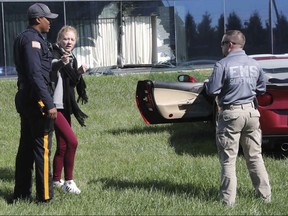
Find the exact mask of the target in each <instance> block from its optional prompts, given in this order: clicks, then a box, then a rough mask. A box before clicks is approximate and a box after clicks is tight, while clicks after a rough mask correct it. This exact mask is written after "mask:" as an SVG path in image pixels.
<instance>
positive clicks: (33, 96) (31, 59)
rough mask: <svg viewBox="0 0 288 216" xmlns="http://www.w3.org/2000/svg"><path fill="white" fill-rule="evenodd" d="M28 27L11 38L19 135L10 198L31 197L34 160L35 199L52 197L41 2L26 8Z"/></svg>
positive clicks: (50, 113) (53, 113)
mask: <svg viewBox="0 0 288 216" xmlns="http://www.w3.org/2000/svg"><path fill="white" fill-rule="evenodd" d="M27 15H28V19H29V26H28V28H27V29H26V30H25V31H24V32H22V33H21V34H19V35H18V36H17V38H16V39H15V41H14V62H15V65H16V69H17V74H18V82H17V86H18V92H17V93H16V96H15V105H16V109H17V112H18V113H19V114H20V118H21V134H20V143H19V148H18V153H17V156H16V168H15V169H16V171H15V188H14V196H13V199H14V200H18V199H31V197H32V196H31V194H32V171H33V165H34V162H35V172H36V175H35V177H36V200H37V201H38V202H49V201H50V200H52V198H53V183H52V175H51V167H50V154H51V147H52V133H53V124H54V119H56V117H57V110H56V108H55V106H54V103H53V98H52V94H53V89H52V86H51V82H50V78H49V77H50V76H49V74H50V71H51V61H52V58H53V57H52V54H51V52H50V50H49V45H48V44H49V43H48V42H47V41H46V40H45V38H44V37H43V35H42V33H47V32H49V30H50V19H55V18H57V17H58V14H55V13H51V11H50V9H49V8H48V7H47V5H45V4H41V3H35V4H33V5H32V6H30V7H29V9H28V12H27Z"/></svg>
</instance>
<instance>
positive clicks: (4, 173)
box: [0, 167, 15, 181]
mask: <svg viewBox="0 0 288 216" xmlns="http://www.w3.org/2000/svg"><path fill="white" fill-rule="evenodd" d="M14 172H15V171H14V169H12V168H11V167H1V168H0V180H1V181H14Z"/></svg>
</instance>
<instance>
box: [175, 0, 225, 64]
mask: <svg viewBox="0 0 288 216" xmlns="http://www.w3.org/2000/svg"><path fill="white" fill-rule="evenodd" d="M174 3H175V10H176V11H175V24H176V38H177V39H176V41H177V62H178V63H182V62H186V63H185V64H187V62H191V64H196V63H197V61H198V59H201V60H210V59H211V60H213V59H217V58H219V56H221V49H220V40H221V37H222V35H223V32H224V30H223V0H206V1H205V3H204V1H203V0H194V1H190V0H179V1H175V2H174Z"/></svg>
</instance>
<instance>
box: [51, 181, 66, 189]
mask: <svg viewBox="0 0 288 216" xmlns="http://www.w3.org/2000/svg"><path fill="white" fill-rule="evenodd" d="M63 185H64V180H63V179H60V180H59V181H53V186H54V187H55V188H58V189H61V188H62V187H63Z"/></svg>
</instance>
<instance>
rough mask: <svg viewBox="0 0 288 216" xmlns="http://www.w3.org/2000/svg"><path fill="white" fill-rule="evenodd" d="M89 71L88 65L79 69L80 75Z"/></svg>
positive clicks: (83, 65)
mask: <svg viewBox="0 0 288 216" xmlns="http://www.w3.org/2000/svg"><path fill="white" fill-rule="evenodd" d="M86 71H87V65H85V64H82V65H81V66H80V67H79V68H78V74H84V73H85V72H86Z"/></svg>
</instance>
